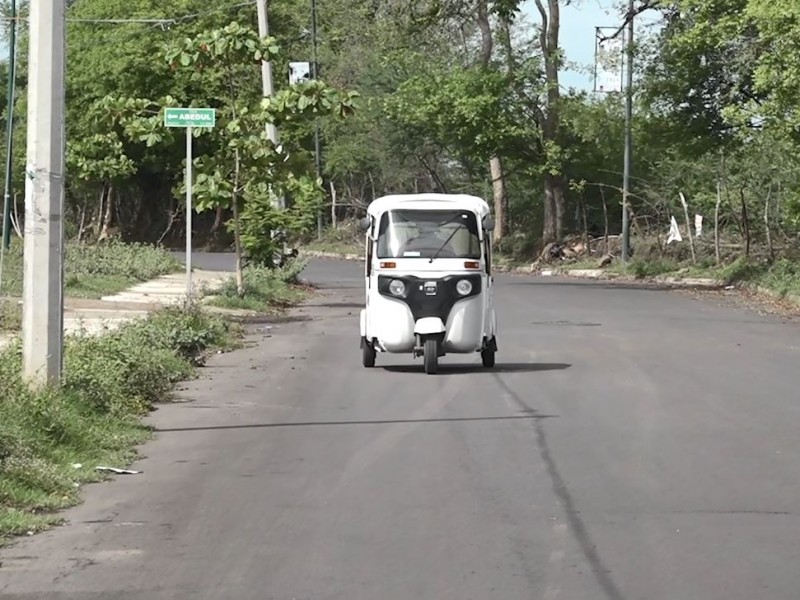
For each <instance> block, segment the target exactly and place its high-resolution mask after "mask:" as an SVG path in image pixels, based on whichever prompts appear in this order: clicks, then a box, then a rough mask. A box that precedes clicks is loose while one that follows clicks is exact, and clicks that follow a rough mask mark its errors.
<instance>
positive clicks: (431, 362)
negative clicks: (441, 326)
mask: <svg viewBox="0 0 800 600" xmlns="http://www.w3.org/2000/svg"><path fill="white" fill-rule="evenodd" d="M424 356H425V372H426V373H427V374H428V375H435V374H436V373H438V372H439V341H438V340H436V339H433V338H430V339H427V340H425V351H424Z"/></svg>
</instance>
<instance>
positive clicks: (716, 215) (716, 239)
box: [714, 180, 722, 266]
mask: <svg viewBox="0 0 800 600" xmlns="http://www.w3.org/2000/svg"><path fill="white" fill-rule="evenodd" d="M720 187H721V185H720V181H719V180H717V205H716V206H715V207H714V255H715V257H716V259H717V266H719V264H720V263H721V262H722V257H721V255H720V250H719V207H720V204H722V190H721V189H720Z"/></svg>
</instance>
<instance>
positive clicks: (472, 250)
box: [377, 210, 481, 259]
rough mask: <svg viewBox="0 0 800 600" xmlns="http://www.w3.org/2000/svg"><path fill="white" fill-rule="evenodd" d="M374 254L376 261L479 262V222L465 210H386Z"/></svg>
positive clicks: (472, 214)
mask: <svg viewBox="0 0 800 600" xmlns="http://www.w3.org/2000/svg"><path fill="white" fill-rule="evenodd" d="M448 238H450V239H449V240H448ZM377 254H378V258H433V257H434V256H435V257H437V258H473V259H479V258H480V257H481V244H480V240H479V238H478V219H477V218H476V216H475V213H472V212H470V211H468V210H467V211H462V210H392V211H388V212H386V213H384V214H383V216H382V217H381V222H380V226H379V228H378V249H377Z"/></svg>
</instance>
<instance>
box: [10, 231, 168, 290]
mask: <svg viewBox="0 0 800 600" xmlns="http://www.w3.org/2000/svg"><path fill="white" fill-rule="evenodd" d="M22 250H23V248H22V243H21V242H19V241H16V240H15V241H14V243H13V244H12V245H11V248H10V249H9V250H8V252H7V253H6V255H5V265H4V269H3V281H2V285H0V295H4V294H5V295H9V296H19V295H21V294H22V268H23V251H22ZM180 269H181V264H180V263H179V262H178V261H177V260H175V259H174V258H173V257H172V256H171V255H170V254H169V253H168V252H166V251H165V250H163V249H161V248H157V247H155V246H148V245H145V244H125V243H123V242H119V241H108V242H105V243H102V244H94V245H79V244H67V247H66V253H65V261H64V285H65V288H66V291H67V294H68V295H70V296H102V295H104V294H107V293H113V292H115V291H118V290H121V289H125V288H126V287H128V286H129V285H133V284H135V283H137V282H140V281H147V280H149V279H154V278H155V277H159V276H161V275H166V274H168V273H174V272H176V271H179V270H180Z"/></svg>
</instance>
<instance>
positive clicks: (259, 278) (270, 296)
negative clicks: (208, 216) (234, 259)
mask: <svg viewBox="0 0 800 600" xmlns="http://www.w3.org/2000/svg"><path fill="white" fill-rule="evenodd" d="M305 266H306V262H305V261H302V260H295V261H292V262H290V263H289V264H288V265H286V266H285V267H282V268H278V269H270V268H267V267H264V266H259V265H252V266H247V267H245V268H244V270H243V273H244V285H243V287H242V289H241V290H240V289H239V286H237V284H236V279H235V278H231V279H229V280H228V281H226V282H225V284H224V285H223V286H222V288H221V289H220V290H219V291H218V292H217V293H216V294H215V296H214V297H212V298H211V299H210V304H211V305H212V306H218V307H221V308H229V309H238V310H248V311H254V312H260V313H269V312H275V311H281V310H284V309H286V308H288V307H289V306H292V305H294V304H297V303H298V302H300V301H302V300H303V299H304V298H305V297H306V295H307V294H308V288H307V287H305V286H302V285H301V284H300V282H299V280H298V277H299V275H300V273H301V272H302V271H303V269H304V268H305Z"/></svg>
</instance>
